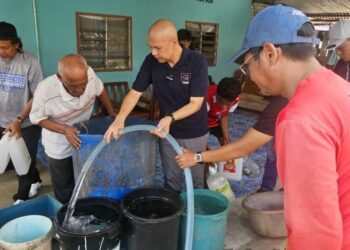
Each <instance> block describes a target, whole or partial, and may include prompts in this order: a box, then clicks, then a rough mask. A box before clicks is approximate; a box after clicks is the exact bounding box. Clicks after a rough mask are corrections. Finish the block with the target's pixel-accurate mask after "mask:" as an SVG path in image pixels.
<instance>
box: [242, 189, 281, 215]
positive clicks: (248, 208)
mask: <svg viewBox="0 0 350 250" xmlns="http://www.w3.org/2000/svg"><path fill="white" fill-rule="evenodd" d="M267 194H274V195H281V196H283V195H284V194H283V192H281V191H269V192H263V193H252V194H250V195H248V196H247V197H245V198H244V199H243V201H242V207H243V208H244V209H246V210H247V211H248V212H249V213H259V214H269V215H271V214H275V215H280V214H283V213H284V208H283V209H274V210H271V209H268V210H261V209H257V208H253V207H250V206H248V205H247V202H248V201H249V200H250V199H252V197H253V196H266V195H267Z"/></svg>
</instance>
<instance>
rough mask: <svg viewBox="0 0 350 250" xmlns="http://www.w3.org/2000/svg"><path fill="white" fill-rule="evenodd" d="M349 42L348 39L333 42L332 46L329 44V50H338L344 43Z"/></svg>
mask: <svg viewBox="0 0 350 250" xmlns="http://www.w3.org/2000/svg"><path fill="white" fill-rule="evenodd" d="M346 40H347V38H345V39H342V40H338V41H336V42H333V43H331V44H329V45H328V46H327V49H328V50H329V49H336V48H338V47H339V46H340V45H341V44H342V43H343V42H345V41H346Z"/></svg>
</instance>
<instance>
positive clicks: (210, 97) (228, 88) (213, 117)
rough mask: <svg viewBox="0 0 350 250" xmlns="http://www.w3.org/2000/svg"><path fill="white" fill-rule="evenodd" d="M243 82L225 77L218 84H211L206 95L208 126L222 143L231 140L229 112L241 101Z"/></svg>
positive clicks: (211, 132)
mask: <svg viewBox="0 0 350 250" xmlns="http://www.w3.org/2000/svg"><path fill="white" fill-rule="evenodd" d="M240 93H241V83H240V82H239V81H238V80H236V79H235V78H229V77H225V78H223V79H222V80H221V81H220V82H219V84H218V85H216V84H215V83H212V84H210V85H209V88H208V93H207V97H206V101H207V109H208V116H209V117H208V118H209V119H208V127H209V132H210V134H212V135H214V136H216V137H217V138H218V140H219V142H220V145H224V144H228V143H230V142H231V139H230V135H229V131H228V114H229V113H231V112H233V111H234V110H235V109H236V108H237V106H238V102H239V94H240Z"/></svg>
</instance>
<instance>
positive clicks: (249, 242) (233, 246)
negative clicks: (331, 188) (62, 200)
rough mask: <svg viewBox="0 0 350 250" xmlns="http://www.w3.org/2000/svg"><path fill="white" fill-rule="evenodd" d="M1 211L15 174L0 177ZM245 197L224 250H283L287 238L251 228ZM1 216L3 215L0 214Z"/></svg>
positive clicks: (233, 212)
mask: <svg viewBox="0 0 350 250" xmlns="http://www.w3.org/2000/svg"><path fill="white" fill-rule="evenodd" d="M38 169H39V171H40V176H41V178H42V180H43V188H42V189H41V191H40V193H39V195H43V194H47V193H48V194H51V195H52V186H51V182H50V175H49V172H48V170H47V168H46V167H43V166H41V165H40V164H39V166H38ZM0 183H1V185H0V209H1V208H4V207H8V206H11V205H12V204H13V200H12V195H13V194H14V193H16V191H17V178H16V175H15V172H14V171H13V170H12V171H7V172H5V173H4V174H2V175H0ZM243 198H244V197H241V198H237V199H235V200H234V202H233V203H232V206H231V208H230V210H229V215H228V221H227V230H226V236H225V246H224V250H283V249H285V242H286V239H285V238H279V239H271V238H265V237H261V236H259V235H257V234H255V233H254V232H253V230H252V227H251V226H250V223H249V219H248V216H247V214H246V212H245V211H244V209H243V208H242V207H241V202H242V200H243ZM0 216H1V214H0Z"/></svg>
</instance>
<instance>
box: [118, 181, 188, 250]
mask: <svg viewBox="0 0 350 250" xmlns="http://www.w3.org/2000/svg"><path fill="white" fill-rule="evenodd" d="M121 209H122V212H123V214H124V230H123V232H124V235H123V240H122V242H123V244H125V247H126V249H127V250H141V249H142V250H177V249H178V239H179V230H180V227H179V226H180V215H181V214H182V212H183V210H184V206H183V202H182V199H181V196H180V195H179V194H178V193H176V192H173V191H171V190H168V189H165V188H153V187H151V188H140V189H137V190H134V191H132V192H130V193H129V194H127V195H126V196H125V197H124V198H123V199H122V201H121Z"/></svg>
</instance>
